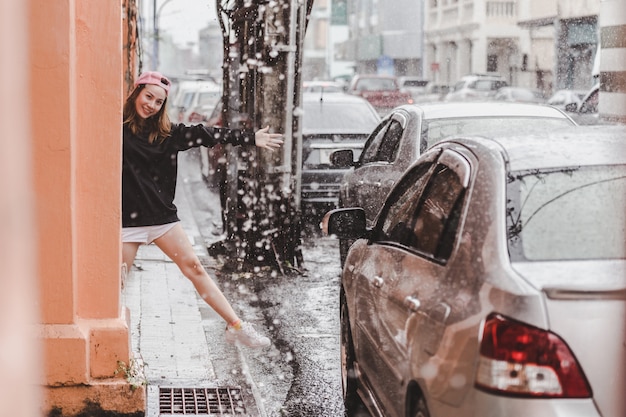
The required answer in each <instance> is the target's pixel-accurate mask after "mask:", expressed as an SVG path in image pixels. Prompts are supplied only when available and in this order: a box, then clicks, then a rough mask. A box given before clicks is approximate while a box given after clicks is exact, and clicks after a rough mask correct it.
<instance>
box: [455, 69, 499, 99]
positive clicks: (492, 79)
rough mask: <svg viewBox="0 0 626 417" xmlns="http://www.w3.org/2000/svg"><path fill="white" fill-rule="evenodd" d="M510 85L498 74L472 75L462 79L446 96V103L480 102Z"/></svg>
mask: <svg viewBox="0 0 626 417" xmlns="http://www.w3.org/2000/svg"><path fill="white" fill-rule="evenodd" d="M508 85H509V83H507V82H506V80H505V79H504V78H503V77H502V76H500V75H496V74H470V75H466V76H464V77H462V78H461V79H460V80H459V81H458V82H457V83H456V84H454V87H453V88H452V90H451V91H450V92H449V93H448V94H447V95H446V97H445V101H467V100H480V99H483V100H484V99H488V98H490V97H493V96H494V95H495V94H496V91H498V90H499V89H500V88H502V87H507V86H508Z"/></svg>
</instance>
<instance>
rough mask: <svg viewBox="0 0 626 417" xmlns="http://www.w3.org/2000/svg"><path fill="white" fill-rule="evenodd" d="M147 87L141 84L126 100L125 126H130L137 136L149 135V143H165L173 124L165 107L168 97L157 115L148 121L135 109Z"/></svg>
mask: <svg viewBox="0 0 626 417" xmlns="http://www.w3.org/2000/svg"><path fill="white" fill-rule="evenodd" d="M144 87H145V85H144V84H140V85H138V86H137V88H135V89H134V90H133V92H132V93H131V94H130V96H128V98H127V99H126V103H124V114H123V116H124V124H125V125H128V127H129V128H130V131H131V132H133V133H134V134H135V135H139V134H147V135H148V141H149V142H150V143H153V142H154V141H155V140H158V141H159V142H163V141H164V140H165V139H166V138H167V137H168V136H169V135H170V132H171V131H172V122H171V121H170V118H169V117H168V115H167V111H165V105H166V104H167V97H166V98H165V101H163V105H162V106H161V109H160V110H159V111H158V113H157V114H155V115H154V116H150V117H149V118H147V119H143V118H142V117H141V116H139V114H137V109H136V108H135V101H136V100H137V96H139V93H141V90H143V88H144Z"/></svg>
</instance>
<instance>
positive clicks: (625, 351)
mask: <svg viewBox="0 0 626 417" xmlns="http://www.w3.org/2000/svg"><path fill="white" fill-rule="evenodd" d="M512 266H513V268H514V269H515V270H516V271H517V272H518V273H519V274H520V275H521V276H522V277H523V278H524V279H526V280H527V281H528V282H529V283H530V284H531V285H533V286H534V287H536V288H537V289H538V290H540V291H542V293H543V294H544V302H545V306H546V313H547V323H548V326H549V328H550V330H551V331H552V332H554V333H556V334H557V335H559V336H560V337H561V338H562V339H563V340H564V341H565V342H566V343H567V345H568V346H569V347H570V348H571V350H572V352H573V353H574V356H576V358H577V359H578V361H579V363H580V365H581V366H582V369H583V372H584V373H585V375H586V376H587V379H588V380H589V383H590V384H591V388H592V390H593V396H594V399H595V401H596V403H597V405H598V407H599V408H600V410H601V413H602V415H605V416H618V415H619V416H623V415H626V401H624V399H623V392H624V391H625V390H626V373H624V372H623V371H624V369H626V261H625V260H608V261H604V260H602V261H600V260H597V261H596V260H594V261H575V262H574V261H572V262H570V261H559V262H524V263H522V262H516V263H513V264H512Z"/></svg>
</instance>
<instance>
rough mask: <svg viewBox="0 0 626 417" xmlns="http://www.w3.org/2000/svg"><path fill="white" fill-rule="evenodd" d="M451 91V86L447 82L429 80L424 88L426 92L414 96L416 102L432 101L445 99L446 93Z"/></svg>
mask: <svg viewBox="0 0 626 417" xmlns="http://www.w3.org/2000/svg"><path fill="white" fill-rule="evenodd" d="M449 92H450V86H449V85H446V84H435V83H433V82H429V83H428V84H426V87H425V88H424V92H423V93H422V94H420V95H419V96H418V97H413V102H414V103H432V102H437V101H443V99H444V98H445V97H446V94H448V93H449Z"/></svg>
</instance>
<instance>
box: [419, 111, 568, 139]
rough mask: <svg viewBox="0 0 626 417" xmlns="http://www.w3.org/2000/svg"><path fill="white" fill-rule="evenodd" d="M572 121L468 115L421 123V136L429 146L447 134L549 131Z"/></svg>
mask: <svg viewBox="0 0 626 417" xmlns="http://www.w3.org/2000/svg"><path fill="white" fill-rule="evenodd" d="M572 124H573V123H572V122H571V121H570V120H569V119H567V118H565V117H563V118H562V119H558V118H550V117H536V118H530V117H523V116H520V117H504V116H502V117H469V118H458V119H436V120H430V121H428V122H426V123H424V124H423V129H425V130H424V131H423V134H422V136H423V137H424V138H425V139H426V143H427V144H428V146H431V145H433V144H435V143H437V142H439V141H441V140H443V139H445V138H447V137H448V136H457V135H487V136H488V135H493V134H505V135H509V134H511V132H515V133H524V132H526V133H532V131H533V130H536V129H540V130H545V131H548V132H549V131H551V130H552V129H558V128H563V127H567V126H572Z"/></svg>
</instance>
